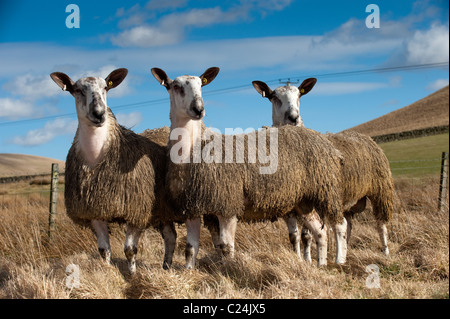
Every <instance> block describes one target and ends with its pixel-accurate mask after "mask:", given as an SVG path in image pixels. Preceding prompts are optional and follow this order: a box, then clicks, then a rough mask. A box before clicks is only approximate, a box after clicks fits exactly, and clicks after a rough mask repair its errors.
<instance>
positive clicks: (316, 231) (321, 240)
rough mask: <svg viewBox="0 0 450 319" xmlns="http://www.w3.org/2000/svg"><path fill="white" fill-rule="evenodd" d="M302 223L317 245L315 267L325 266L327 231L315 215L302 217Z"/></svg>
mask: <svg viewBox="0 0 450 319" xmlns="http://www.w3.org/2000/svg"><path fill="white" fill-rule="evenodd" d="M304 223H305V225H306V227H308V229H309V230H310V231H311V232H312V233H313V235H314V240H315V241H316V244H317V265H318V266H319V267H320V266H325V265H326V264H327V248H328V247H327V246H328V241H327V229H326V227H325V226H324V225H323V224H322V221H321V220H320V217H319V215H318V214H317V213H315V212H312V213H310V214H308V215H306V216H304Z"/></svg>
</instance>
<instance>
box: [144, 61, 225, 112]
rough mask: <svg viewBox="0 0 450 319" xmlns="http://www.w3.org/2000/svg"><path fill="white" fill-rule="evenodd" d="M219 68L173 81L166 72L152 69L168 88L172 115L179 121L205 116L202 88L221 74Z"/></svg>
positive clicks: (161, 82) (155, 75)
mask: <svg viewBox="0 0 450 319" xmlns="http://www.w3.org/2000/svg"><path fill="white" fill-rule="evenodd" d="M219 70H220V69H219V68H217V67H212V68H209V69H207V70H206V71H205V72H204V73H203V74H202V75H201V76H199V77H198V76H190V75H183V76H179V77H177V78H176V79H175V80H171V79H170V78H169V77H168V76H167V74H166V72H164V71H163V70H161V69H159V68H152V70H151V71H152V74H153V76H154V77H155V78H156V80H157V81H158V82H159V83H160V84H161V85H163V86H165V87H166V89H167V91H168V92H169V95H170V105H171V106H170V114H171V116H175V117H177V118H179V119H182V118H188V119H192V120H200V119H202V118H203V116H205V108H204V105H203V98H202V87H203V86H205V85H208V84H209V83H211V82H212V81H213V80H214V79H215V78H216V76H217V74H218V73H219Z"/></svg>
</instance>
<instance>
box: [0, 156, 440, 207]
mask: <svg viewBox="0 0 450 319" xmlns="http://www.w3.org/2000/svg"><path fill="white" fill-rule="evenodd" d="M445 154H447V155H446V156H447V161H446V162H444V161H443V159H442V158H432V159H423V160H396V161H390V162H389V164H390V167H391V172H392V176H393V177H394V180H410V181H412V182H413V183H414V182H416V183H421V181H423V180H430V179H433V180H436V184H437V185H436V188H437V189H439V187H440V186H442V185H439V183H441V184H442V183H443V181H442V176H441V175H442V172H443V171H447V172H448V153H445ZM59 175H60V177H59V183H58V189H59V191H60V193H63V190H64V177H63V175H64V172H60V173H59ZM440 177H441V181H440V182H439V178H440ZM444 179H445V180H447V179H448V173H447V176H446V177H445V178H444ZM50 185H51V172H50V171H49V172H46V173H40V174H33V175H22V176H0V204H1V199H2V198H4V197H10V196H25V197H26V196H30V195H31V194H39V195H41V196H47V197H49V196H50ZM447 185H448V184H447ZM445 191H446V192H448V187H447V186H446V187H445V189H444V192H445ZM0 209H1V205H0Z"/></svg>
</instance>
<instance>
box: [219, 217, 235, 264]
mask: <svg viewBox="0 0 450 319" xmlns="http://www.w3.org/2000/svg"><path fill="white" fill-rule="evenodd" d="M217 217H218V218H219V231H220V248H221V250H222V254H223V256H225V257H227V256H229V257H231V258H233V257H234V235H235V233H236V225H237V218H236V216H232V217H223V216H217Z"/></svg>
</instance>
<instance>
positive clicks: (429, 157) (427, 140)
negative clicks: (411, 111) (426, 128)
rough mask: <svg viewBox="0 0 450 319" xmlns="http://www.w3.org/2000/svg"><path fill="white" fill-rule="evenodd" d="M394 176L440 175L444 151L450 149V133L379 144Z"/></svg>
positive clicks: (420, 176) (419, 176)
mask: <svg viewBox="0 0 450 319" xmlns="http://www.w3.org/2000/svg"><path fill="white" fill-rule="evenodd" d="M379 145H380V147H381V148H382V149H383V151H384V152H385V154H386V156H387V158H388V159H389V162H390V163H391V170H392V174H393V175H394V177H397V176H407V177H418V178H422V177H429V176H439V173H440V166H441V155H442V152H448V151H449V134H448V133H447V134H440V135H434V136H425V137H419V138H414V139H408V140H402V141H395V142H388V143H382V144H379Z"/></svg>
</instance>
